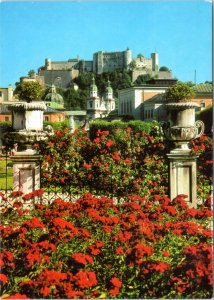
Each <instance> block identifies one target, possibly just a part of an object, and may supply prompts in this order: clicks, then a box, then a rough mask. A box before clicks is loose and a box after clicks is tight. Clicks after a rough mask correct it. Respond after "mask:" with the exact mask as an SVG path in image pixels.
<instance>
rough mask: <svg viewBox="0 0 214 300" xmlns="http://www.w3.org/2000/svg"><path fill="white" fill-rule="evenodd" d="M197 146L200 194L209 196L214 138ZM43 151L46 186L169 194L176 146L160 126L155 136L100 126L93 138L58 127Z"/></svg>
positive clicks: (194, 145)
mask: <svg viewBox="0 0 214 300" xmlns="http://www.w3.org/2000/svg"><path fill="white" fill-rule="evenodd" d="M37 147H38V145H37ZM191 147H192V152H193V153H194V154H195V155H197V156H199V157H198V159H197V161H198V197H199V198H201V199H206V198H207V196H208V195H209V194H210V186H211V184H212V140H211V139H210V138H208V137H207V136H205V135H203V136H202V137H200V138H199V139H197V140H195V141H193V142H192V143H191ZM39 149H40V151H41V153H42V155H43V158H44V160H43V163H42V181H43V186H44V187H47V186H49V187H51V186H55V187H60V188H61V189H63V191H66V190H69V191H70V190H71V189H72V192H74V189H76V190H77V192H80V191H84V192H91V193H93V194H96V195H106V196H109V197H114V196H116V197H123V196H124V195H125V196H126V195H127V194H133V193H137V194H140V195H141V196H146V197H148V196H150V195H154V194H157V193H159V194H162V195H164V194H167V192H168V167H167V166H168V160H167V153H169V151H170V147H169V143H167V141H163V137H162V136H160V134H159V133H158V130H157V128H156V127H155V126H154V128H153V130H152V131H151V132H150V134H146V133H144V132H135V131H134V130H132V129H131V128H127V129H126V130H121V129H118V130H116V131H115V133H114V135H112V134H110V133H109V132H108V131H101V130H98V132H97V135H96V137H95V139H93V140H90V139H89V138H88V137H87V133H86V132H84V131H81V130H79V131H78V130H76V131H75V132H74V133H71V132H70V131H69V130H64V131H57V132H55V135H53V136H51V137H50V141H46V142H44V141H43V142H41V144H40V148H39Z"/></svg>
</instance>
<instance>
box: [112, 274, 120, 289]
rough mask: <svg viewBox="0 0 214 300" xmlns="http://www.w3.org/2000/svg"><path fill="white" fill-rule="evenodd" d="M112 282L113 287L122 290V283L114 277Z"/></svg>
mask: <svg viewBox="0 0 214 300" xmlns="http://www.w3.org/2000/svg"><path fill="white" fill-rule="evenodd" d="M110 282H111V283H112V284H113V286H115V287H117V288H120V287H121V286H122V282H121V281H120V280H119V279H118V278H117V277H113V278H112V279H111V280H110Z"/></svg>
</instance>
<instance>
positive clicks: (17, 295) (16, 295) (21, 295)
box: [4, 293, 29, 299]
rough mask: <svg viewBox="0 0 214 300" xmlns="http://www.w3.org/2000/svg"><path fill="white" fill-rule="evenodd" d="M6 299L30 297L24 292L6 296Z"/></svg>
mask: <svg viewBox="0 0 214 300" xmlns="http://www.w3.org/2000/svg"><path fill="white" fill-rule="evenodd" d="M4 299H29V298H28V297H27V296H26V295H24V294H19V293H16V294H14V295H12V296H10V297H7V298H4Z"/></svg>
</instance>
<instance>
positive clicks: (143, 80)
mask: <svg viewBox="0 0 214 300" xmlns="http://www.w3.org/2000/svg"><path fill="white" fill-rule="evenodd" d="M151 78H152V77H151V75H150V74H144V75H139V76H138V77H137V79H136V80H135V82H134V84H136V85H140V84H144V83H146V81H148V80H150V79H151Z"/></svg>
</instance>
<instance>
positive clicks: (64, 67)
mask: <svg viewBox="0 0 214 300" xmlns="http://www.w3.org/2000/svg"><path fill="white" fill-rule="evenodd" d="M117 69H122V70H130V71H131V72H132V81H135V80H136V79H137V77H138V76H139V75H144V74H149V75H150V76H151V77H155V78H160V79H171V78H172V74H171V71H159V63H158V53H151V57H150V58H145V57H144V56H143V55H139V56H138V57H137V58H134V59H133V58H132V52H131V50H130V49H128V48H127V49H126V50H125V51H117V52H103V51H99V52H96V53H94V54H93V60H84V59H80V58H79V57H77V58H74V59H69V60H68V61H52V60H51V59H50V58H49V59H45V65H44V66H42V67H40V68H39V69H38V75H37V76H38V77H39V78H37V79H38V80H39V81H40V82H41V83H42V84H43V85H44V86H46V85H51V84H54V85H56V86H61V87H62V88H67V87H69V86H70V84H71V83H72V80H73V79H74V78H75V77H77V76H78V75H79V73H81V72H85V71H88V72H93V73H95V74H102V73H104V72H112V71H114V70H117Z"/></svg>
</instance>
